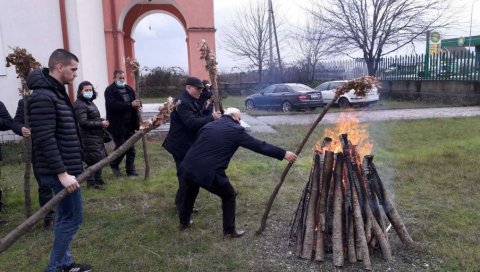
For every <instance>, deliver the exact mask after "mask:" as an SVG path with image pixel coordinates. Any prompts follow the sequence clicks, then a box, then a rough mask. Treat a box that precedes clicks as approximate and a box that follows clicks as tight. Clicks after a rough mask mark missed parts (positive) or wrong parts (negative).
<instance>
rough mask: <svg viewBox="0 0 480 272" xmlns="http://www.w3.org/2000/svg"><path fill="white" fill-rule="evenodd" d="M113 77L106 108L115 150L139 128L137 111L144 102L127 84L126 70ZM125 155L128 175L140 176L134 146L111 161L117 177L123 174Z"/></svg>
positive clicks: (106, 99)
mask: <svg viewBox="0 0 480 272" xmlns="http://www.w3.org/2000/svg"><path fill="white" fill-rule="evenodd" d="M113 79H114V82H113V83H112V84H110V86H108V87H107V89H105V108H106V110H107V120H108V121H109V122H110V126H109V127H108V131H109V132H110V134H112V138H113V142H114V143H115V150H117V149H118V148H119V147H120V146H121V145H122V144H123V143H125V141H126V140H127V139H128V138H130V137H131V136H132V135H133V134H135V130H138V128H139V122H138V114H137V111H139V110H141V107H142V104H141V102H140V100H138V99H135V92H134V91H133V89H132V87H130V86H129V85H127V84H125V72H124V71H122V70H115V71H114V72H113ZM125 155H126V157H127V158H126V159H125V171H126V173H127V176H129V177H135V176H138V174H137V171H136V169H135V147H134V146H132V147H131V148H130V149H128V150H127V152H126V153H124V154H122V155H121V156H120V157H118V158H117V159H116V160H114V161H112V162H111V163H110V167H111V168H112V172H113V174H114V175H115V176H117V177H119V176H121V175H122V172H121V171H120V163H121V162H122V160H123V157H124V156H125Z"/></svg>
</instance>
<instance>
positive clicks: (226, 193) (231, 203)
mask: <svg viewBox="0 0 480 272" xmlns="http://www.w3.org/2000/svg"><path fill="white" fill-rule="evenodd" d="M183 182H184V186H185V197H184V198H183V202H182V205H181V209H180V213H179V217H180V224H188V223H189V222H190V216H191V215H192V209H193V204H194V203H195V199H196V197H197V195H198V191H199V189H200V187H202V188H203V189H205V190H207V191H209V192H210V193H212V194H215V195H217V196H219V197H220V198H221V199H222V210H223V232H224V233H232V232H233V231H235V206H236V196H237V194H236V192H235V189H234V188H233V186H232V185H231V184H230V182H227V183H225V184H223V185H220V184H218V182H217V180H215V181H214V182H213V184H212V186H211V187H207V186H202V185H199V184H198V183H195V182H192V181H189V180H186V181H183Z"/></svg>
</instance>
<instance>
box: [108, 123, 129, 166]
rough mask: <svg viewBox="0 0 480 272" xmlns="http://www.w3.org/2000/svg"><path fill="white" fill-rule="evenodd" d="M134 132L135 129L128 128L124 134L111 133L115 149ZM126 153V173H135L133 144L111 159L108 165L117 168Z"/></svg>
mask: <svg viewBox="0 0 480 272" xmlns="http://www.w3.org/2000/svg"><path fill="white" fill-rule="evenodd" d="M133 134H135V130H133V129H130V130H127V132H126V133H125V134H124V135H112V138H113V142H114V143H115V149H114V150H117V149H118V148H119V147H120V146H121V145H122V144H123V143H125V141H126V140H127V139H128V138H130V137H132V135H133ZM125 155H126V157H127V158H126V160H125V171H126V172H127V175H128V174H133V173H135V146H132V147H131V148H129V149H128V150H127V152H125V153H123V154H122V155H120V157H118V158H117V159H116V160H114V161H112V162H111V163H110V167H112V168H119V166H120V163H121V162H122V160H123V157H125Z"/></svg>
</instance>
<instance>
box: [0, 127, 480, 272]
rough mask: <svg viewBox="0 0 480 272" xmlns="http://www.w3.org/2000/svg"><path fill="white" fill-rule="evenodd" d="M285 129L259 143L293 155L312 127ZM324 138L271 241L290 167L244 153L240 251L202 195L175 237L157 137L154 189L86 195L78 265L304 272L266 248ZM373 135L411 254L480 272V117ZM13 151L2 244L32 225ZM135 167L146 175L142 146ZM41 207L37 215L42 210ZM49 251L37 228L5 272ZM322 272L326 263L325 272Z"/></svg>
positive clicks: (238, 169) (297, 171)
mask: <svg viewBox="0 0 480 272" xmlns="http://www.w3.org/2000/svg"><path fill="white" fill-rule="evenodd" d="M275 129H276V130H278V131H279V135H273V134H255V136H256V137H258V138H261V139H265V140H266V141H268V142H271V143H273V144H276V145H280V146H283V147H285V148H287V149H289V150H295V149H296V147H297V145H298V143H299V142H300V140H301V139H302V137H303V135H304V133H305V132H306V130H307V127H306V126H278V127H275ZM322 132H323V127H320V128H319V129H317V130H316V131H315V132H314V135H312V137H311V139H310V140H309V141H308V143H307V144H306V146H305V148H304V151H303V153H302V154H301V156H300V159H299V160H298V161H297V163H296V164H295V165H294V167H292V169H291V171H290V173H289V175H288V176H287V179H286V181H285V183H284V185H283V187H282V189H281V191H280V193H279V195H278V196H277V199H276V200H275V203H274V205H273V208H272V212H271V215H270V219H269V221H268V224H267V230H266V234H265V236H260V237H256V236H254V234H253V233H254V231H255V230H256V228H257V227H258V225H259V221H260V219H261V216H262V214H263V211H264V208H265V203H266V201H267V199H268V197H269V196H270V193H271V192H272V190H273V187H274V185H275V183H276V182H277V181H278V179H279V176H280V174H281V172H282V170H283V168H284V167H285V165H286V162H279V161H277V160H274V159H268V158H265V157H263V156H261V155H258V154H255V153H252V152H250V151H247V150H245V149H239V151H238V152H237V153H236V155H235V156H234V157H233V159H232V161H231V163H230V167H229V169H228V174H229V176H230V178H231V181H232V183H233V185H234V186H235V188H236V189H237V190H238V193H239V194H238V197H237V213H236V214H237V220H236V221H237V226H239V227H241V228H244V229H246V230H247V235H246V237H244V238H241V239H236V240H231V241H224V240H223V239H222V235H221V233H222V227H221V224H222V223H221V209H220V200H219V199H218V198H217V197H216V196H214V195H211V194H209V193H207V192H206V191H204V190H201V193H200V195H199V198H198V200H197V206H198V207H199V208H200V209H201V213H200V215H198V216H195V217H194V218H193V220H195V226H194V228H192V229H190V230H188V231H186V232H179V231H178V230H177V229H176V226H177V224H178V222H177V218H176V212H175V208H174V205H173V202H174V194H175V191H176V188H177V181H176V176H175V164H174V162H173V160H172V159H171V157H170V155H169V154H168V153H167V152H166V151H165V150H163V148H161V147H160V146H161V143H162V139H156V138H153V139H149V141H148V143H149V151H150V157H151V165H152V177H151V178H150V180H148V181H144V180H143V179H136V180H131V179H127V178H120V179H115V178H113V177H112V175H111V172H110V170H109V169H106V170H105V179H106V180H107V182H108V186H107V189H106V190H104V191H95V190H87V189H84V190H83V195H84V207H85V220H84V223H83V224H82V226H81V228H80V230H79V232H78V234H77V235H76V237H75V238H74V242H73V243H72V252H73V255H74V256H75V258H76V260H77V261H80V262H88V263H91V264H93V265H94V268H95V271H247V270H251V271H287V270H291V271H299V270H301V269H300V268H296V267H293V268H292V267H291V268H288V266H286V265H285V263H284V262H282V260H275V259H273V260H272V258H274V257H272V256H270V255H268V252H264V251H262V247H261V246H258V245H259V244H262V243H264V242H265V241H264V239H268V238H267V237H270V236H269V235H268V233H269V232H271V231H272V224H274V223H273V222H282V221H288V220H289V219H290V218H291V216H292V214H293V212H294V210H295V208H296V205H297V204H298V201H299V197H300V194H301V191H302V189H303V187H304V185H305V182H306V181H307V179H308V175H309V171H310V165H311V155H312V148H313V144H314V143H315V141H316V140H318V139H320V138H321V137H322ZM369 132H370V134H371V137H372V139H373V141H374V144H375V147H374V151H373V153H374V154H375V163H376V165H377V168H378V170H379V172H380V175H381V177H382V179H383V181H384V182H385V183H387V184H388V186H389V191H390V192H391V194H392V195H393V196H394V199H395V203H396V206H397V209H398V211H399V212H400V214H401V216H402V218H403V220H404V222H405V223H406V226H407V228H408V229H409V231H410V233H411V235H412V237H413V238H414V240H416V241H419V242H422V243H424V244H426V248H425V249H423V250H422V251H420V252H418V253H417V252H413V253H412V254H415V255H417V254H419V256H420V257H419V258H421V256H423V254H432V255H433V256H434V257H436V258H438V259H441V260H443V262H442V263H439V264H437V265H438V266H439V267H441V269H442V270H449V271H478V269H479V267H480V266H479V264H478V261H479V260H480V243H479V240H478V239H479V238H478V237H480V227H479V226H480V216H479V212H478V211H479V210H480V183H479V182H478V180H479V176H480V168H479V167H478V163H477V160H478V154H479V153H480V119H478V118H455V119H435V120H422V121H396V122H387V123H371V124H369ZM11 148H18V147H12V146H6V147H5V148H4V154H7V158H6V160H5V161H4V162H2V163H3V164H2V169H1V170H2V180H1V181H0V185H1V186H2V187H3V188H4V189H5V191H6V200H7V204H8V209H7V212H6V213H2V214H1V216H2V218H4V219H6V220H8V221H9V224H8V225H6V226H2V227H0V236H4V235H5V234H6V233H8V232H9V231H10V230H12V229H13V228H14V227H15V226H16V225H18V224H19V223H20V222H22V221H23V204H22V199H23V197H22V188H21V183H22V181H21V178H20V177H21V175H22V173H23V166H22V165H21V164H20V163H19V162H18V159H17V160H12V159H10V157H11V156H18V155H16V153H17V152H13V153H10V152H8V150H10V149H11ZM15 150H17V149H15ZM9 156H10V157H9ZM137 158H138V160H137V167H138V170H139V172H140V173H142V170H143V169H142V167H143V163H142V162H141V159H142V158H143V156H142V154H141V145H139V144H137ZM7 162H8V163H7ZM35 188H36V186H33V187H32V191H36V190H35ZM33 199H34V200H36V195H34V196H33ZM34 204H35V205H36V206H38V205H37V202H36V201H34ZM282 226H283V225H282ZM278 231H280V232H282V233H284V235H283V236H284V237H286V236H287V233H288V228H287V227H285V226H283V227H282V228H281V229H280V230H278ZM51 243H52V233H50V232H45V231H43V229H42V228H41V226H40V224H38V226H36V227H35V228H34V229H33V230H31V231H29V232H28V233H27V234H26V235H25V236H24V237H22V238H21V239H20V240H19V241H17V242H16V243H15V244H14V245H13V246H12V247H11V248H10V249H9V250H7V251H6V252H4V253H1V254H0V271H40V270H41V269H42V268H43V267H44V265H45V264H46V263H47V260H48V257H49V250H50V247H51ZM272 244H275V241H274V242H272ZM278 245H279V246H281V245H282V243H281V242H280V241H279V243H278ZM280 250H283V248H282V249H280ZM284 250H285V251H288V250H291V249H289V248H286V247H285V249H284ZM394 256H395V254H394ZM266 260H268V261H266ZM295 262H297V263H304V261H301V260H296V261H295ZM438 266H437V267H438ZM321 267H322V265H321V264H318V267H317V268H321ZM292 269H293V270H292ZM317 270H318V269H317ZM394 270H395V269H394Z"/></svg>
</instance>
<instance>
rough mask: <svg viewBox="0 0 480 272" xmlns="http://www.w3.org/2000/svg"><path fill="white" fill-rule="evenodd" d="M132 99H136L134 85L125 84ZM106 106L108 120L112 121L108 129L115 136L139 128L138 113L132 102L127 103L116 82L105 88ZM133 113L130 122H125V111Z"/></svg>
mask: <svg viewBox="0 0 480 272" xmlns="http://www.w3.org/2000/svg"><path fill="white" fill-rule="evenodd" d="M125 88H126V89H127V92H128V95H129V96H130V100H131V101H133V100H135V92H134V91H133V89H132V87H130V86H128V85H125ZM105 108H106V110H107V120H108V121H109V122H110V126H109V127H108V131H109V132H110V133H111V134H112V135H113V136H114V137H121V136H125V135H126V134H127V131H132V130H138V128H139V122H138V113H137V109H135V108H134V107H133V106H132V103H126V102H125V101H124V100H123V98H122V95H121V94H120V92H119V91H118V87H117V85H115V83H112V84H110V86H108V87H107V88H106V89H105ZM127 112H129V113H130V114H131V121H130V124H126V123H125V113H127Z"/></svg>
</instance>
